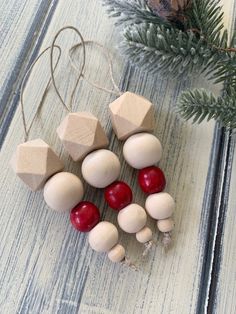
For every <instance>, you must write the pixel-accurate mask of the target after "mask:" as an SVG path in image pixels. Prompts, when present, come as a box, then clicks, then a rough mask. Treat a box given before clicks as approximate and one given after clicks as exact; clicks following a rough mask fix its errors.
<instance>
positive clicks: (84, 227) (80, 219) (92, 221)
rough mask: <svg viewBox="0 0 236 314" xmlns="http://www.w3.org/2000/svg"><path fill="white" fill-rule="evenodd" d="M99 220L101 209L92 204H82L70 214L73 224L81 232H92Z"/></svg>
mask: <svg viewBox="0 0 236 314" xmlns="http://www.w3.org/2000/svg"><path fill="white" fill-rule="evenodd" d="M99 220H100V212H99V209H98V208H97V206H95V205H94V204H93V203H91V202H80V203H79V204H78V205H76V206H75V207H74V208H73V209H72V210H71V212H70V221H71V224H72V225H73V227H74V228H75V229H77V230H79V231H81V232H88V231H90V230H92V229H93V228H94V227H95V226H96V224H98V223H99Z"/></svg>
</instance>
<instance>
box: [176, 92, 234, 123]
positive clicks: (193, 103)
mask: <svg viewBox="0 0 236 314" xmlns="http://www.w3.org/2000/svg"><path fill="white" fill-rule="evenodd" d="M178 107H179V113H180V114H181V115H182V117H183V118H185V119H186V120H189V119H191V118H193V122H198V123H201V122H202V121H203V120H205V119H207V121H209V120H210V119H215V120H216V121H218V122H220V123H221V125H222V126H225V127H227V128H235V127H236V90H231V94H228V93H225V94H224V95H223V96H220V97H218V98H216V97H215V96H214V95H213V94H212V93H210V94H208V93H207V92H206V91H205V90H204V89H194V90H187V91H185V92H183V93H182V95H181V96H180V98H179V103H178Z"/></svg>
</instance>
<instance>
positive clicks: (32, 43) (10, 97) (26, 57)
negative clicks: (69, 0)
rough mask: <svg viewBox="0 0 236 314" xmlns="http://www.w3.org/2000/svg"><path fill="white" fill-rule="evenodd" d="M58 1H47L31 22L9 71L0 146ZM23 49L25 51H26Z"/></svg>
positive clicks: (0, 104)
mask: <svg viewBox="0 0 236 314" xmlns="http://www.w3.org/2000/svg"><path fill="white" fill-rule="evenodd" d="M58 2H59V0H53V1H52V2H49V3H48V5H47V8H46V10H45V12H43V14H42V16H40V18H38V17H37V19H36V21H35V22H34V23H33V24H32V27H31V29H30V31H29V35H28V36H27V38H26V41H25V42H26V44H25V45H26V46H25V45H24V46H23V47H22V56H21V57H19V58H18V62H17V63H16V65H15V68H14V69H13V70H12V72H11V73H12V75H11V78H10V80H9V82H8V85H9V88H8V89H6V90H5V92H4V94H3V97H2V99H1V101H0V125H1V128H0V148H1V147H2V144H3V141H4V139H5V136H6V134H7V131H8V127H9V125H10V123H11V120H12V117H13V115H14V113H15V110H16V108H17V106H18V104H19V90H20V85H21V81H22V78H23V76H24V74H25V72H26V70H27V68H28V67H29V65H30V64H31V63H32V62H33V60H34V59H35V58H36V56H37V54H38V52H39V50H40V48H41V44H42V42H43V40H44V37H45V35H46V32H47V28H48V25H49V24H50V21H51V19H52V17H53V14H54V12H55V9H56V7H57V4H58ZM35 34H37V36H35ZM23 51H26V53H24V52H23ZM22 60H23V62H22ZM18 69H19V70H18ZM16 72H18V73H17V76H16V74H15V73H16ZM15 76H16V77H15Z"/></svg>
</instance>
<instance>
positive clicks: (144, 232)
mask: <svg viewBox="0 0 236 314" xmlns="http://www.w3.org/2000/svg"><path fill="white" fill-rule="evenodd" d="M136 239H137V241H138V242H140V243H146V242H148V241H150V240H151V239H152V230H151V229H150V228H148V227H144V228H143V229H141V230H140V231H139V232H137V233H136Z"/></svg>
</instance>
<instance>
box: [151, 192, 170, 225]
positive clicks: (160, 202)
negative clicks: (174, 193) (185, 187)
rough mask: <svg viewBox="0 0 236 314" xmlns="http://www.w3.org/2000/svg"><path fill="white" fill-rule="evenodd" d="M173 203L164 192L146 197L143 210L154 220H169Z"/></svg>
mask: <svg viewBox="0 0 236 314" xmlns="http://www.w3.org/2000/svg"><path fill="white" fill-rule="evenodd" d="M174 207H175V202H174V200H173V198H172V197H171V196H170V194H168V193H166V192H161V193H155V194H151V195H149V196H148V197H147V199H146V203H145V208H146V210H147V212H148V214H149V215H150V216H151V217H152V218H154V219H158V220H159V219H166V218H169V217H170V216H171V215H172V213H173V210H174Z"/></svg>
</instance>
